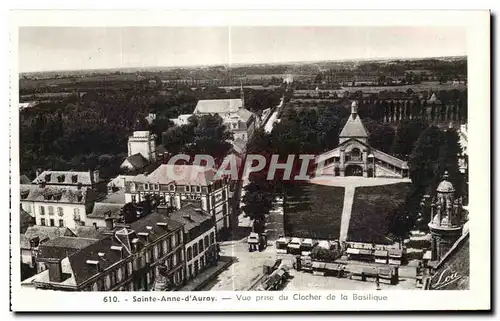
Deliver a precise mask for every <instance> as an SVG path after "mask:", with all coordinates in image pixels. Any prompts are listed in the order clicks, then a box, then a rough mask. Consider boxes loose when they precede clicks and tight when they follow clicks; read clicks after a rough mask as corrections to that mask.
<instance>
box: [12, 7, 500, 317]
mask: <svg viewBox="0 0 500 321" xmlns="http://www.w3.org/2000/svg"><path fill="white" fill-rule="evenodd" d="M377 14H378V15H380V13H377ZM421 16H422V15H421ZM476 16H477V15H476ZM481 17H483V18H485V19H486V20H488V19H489V15H488V14H484V15H482V16H481ZM476 20H477V19H476ZM468 28H469V29H470V26H468V25H467V24H464V25H463V26H461V25H457V24H454V25H452V24H450V25H449V26H448V25H446V24H437V25H433V24H429V25H415V26H411V25H408V24H406V25H380V24H374V25H373V26H370V25H367V24H363V25H352V24H349V25H348V24H346V25H321V24H318V25H293V24H290V25H287V24H286V23H284V24H283V25H277V26H275V25H272V26H267V25H223V26H221V25H213V26H199V25H193V26H175V25H171V26H133V25H130V26H128V25H118V26H115V25H107V26H104V25H103V26H75V25H68V26H59V25H57V26H55V25H54V26H50V25H45V24H44V25H41V26H33V25H30V26H19V27H18V28H16V34H17V39H18V43H17V45H16V46H17V50H16V55H17V66H16V70H17V73H16V74H13V75H11V79H12V81H13V82H16V83H18V87H16V92H13V93H11V94H12V95H15V98H16V99H15V100H11V103H12V102H13V101H15V105H12V104H11V106H10V109H11V115H12V116H11V117H16V118H17V120H16V124H17V125H18V127H16V128H14V127H13V128H12V131H14V130H16V135H14V136H12V137H13V138H12V139H14V138H16V140H17V141H16V143H15V144H14V143H13V142H11V144H12V146H13V147H12V149H11V155H13V154H14V153H16V156H15V157H14V156H11V157H12V164H11V171H12V172H16V175H14V174H12V175H13V176H12V179H13V180H14V178H15V182H14V181H12V182H11V184H12V186H11V187H12V194H18V196H16V197H14V196H12V201H11V234H12V235H11V250H12V259H11V260H12V262H11V264H12V269H13V270H14V269H15V270H16V272H15V273H14V272H12V273H13V274H12V277H11V282H12V284H13V288H14V284H16V286H15V289H16V291H18V293H17V295H23V294H22V293H26V295H29V296H30V297H32V298H43V297H44V296H46V295H53V293H55V294H54V295H57V294H59V293H64V292H82V293H83V292H94V293H96V292H106V293H108V294H109V296H108V294H106V296H104V295H102V298H99V299H98V300H99V303H102V302H105V303H106V302H108V301H107V300H109V302H117V304H118V302H121V303H124V304H126V302H124V300H125V301H127V302H129V304H139V303H144V302H146V303H148V302H155V301H157V300H167V301H170V300H171V301H176V300H177V299H175V298H176V297H175V295H176V293H177V292H178V293H183V295H182V296H181V297H182V298H180V299H179V300H182V301H190V302H193V301H197V300H200V301H208V302H207V304H211V305H219V304H222V305H224V304H231V302H235V301H238V302H239V301H242V300H243V301H244V300H249V301H252V302H254V303H255V304H256V305H259V304H260V301H259V300H262V301H264V300H268V301H269V300H270V301H272V300H273V299H272V297H269V296H270V295H275V299H274V303H272V302H267V303H269V304H274V305H278V306H279V304H280V302H278V301H277V300H278V297H280V300H287V302H288V303H287V304H290V305H292V309H293V304H294V303H293V301H300V304H306V303H307V301H308V300H317V301H318V300H332V301H335V300H336V301H339V300H341V299H342V298H344V297H343V295H344V294H342V292H337V291H347V292H345V293H346V294H345V298H344V299H347V297H349V300H350V301H351V302H353V305H352V307H351V309H356V308H355V305H356V304H363V302H364V301H376V302H378V301H384V300H388V296H389V297H390V295H391V293H399V291H396V292H394V290H407V291H410V292H409V293H417V294H416V295H420V294H418V293H424V292H417V291H426V292H425V293H437V294H436V295H439V293H440V291H441V290H446V291H445V292H449V291H450V290H451V291H453V292H455V291H457V292H464V293H469V292H470V290H471V289H472V288H476V286H474V282H475V279H474V272H473V269H472V268H471V264H472V263H471V262H472V261H474V260H472V256H471V255H472V253H473V252H474V251H476V248H480V247H481V244H484V242H489V240H487V239H486V240H483V239H481V237H484V238H486V237H489V236H488V235H489V234H488V231H489V230H488V231H487V230H482V229H481V228H480V226H484V225H481V224H482V223H480V222H479V220H489V215H490V213H489V212H484V210H483V209H484V208H483V209H482V208H481V207H479V210H478V208H477V207H474V204H477V203H478V202H477V201H474V195H477V190H478V189H482V191H480V193H483V194H484V193H489V190H487V189H486V188H488V189H489V187H487V186H488V185H482V187H481V185H480V184H479V183H478V184H475V182H477V179H480V178H479V176H481V175H478V174H480V173H481V170H483V171H485V172H484V173H485V174H484V175H485V176H483V179H484V180H485V181H489V168H488V169H486V168H479V170H478V167H477V164H478V163H476V165H475V166H476V168H475V169H471V168H473V164H474V158H476V159H477V158H481V155H479V154H478V153H476V151H478V148H479V152H481V149H480V148H481V147H480V146H477V144H478V139H482V138H483V136H480V135H482V133H483V132H484V130H483V132H480V131H479V130H478V131H477V134H475V133H473V132H472V131H473V130H474V129H473V128H476V129H477V126H478V125H479V127H481V126H488V130H489V105H488V104H487V103H486V104H485V103H484V102H485V101H484V100H480V99H477V98H475V97H477V96H474V97H472V98H471V95H472V93H469V90H468V88H469V85H471V86H484V87H488V88H489V83H487V82H485V83H481V84H474V83H473V79H474V78H472V77H471V76H470V75H471V73H474V71H472V70H471V66H472V65H473V62H472V61H471V59H477V57H475V56H474V58H472V56H471V54H470V51H469V49H468V48H470V46H471V44H470V43H468V41H469V42H470V30H468ZM486 36H487V38H488V39H489V35H488V34H487V35H486ZM475 79H476V80H477V79H478V78H477V77H476V78H475ZM481 80H482V81H487V80H488V78H487V77H486V79H485V78H483V79H481ZM488 97H489V96H488ZM483 98H484V97H483ZM471 104H473V106H472V105H471ZM472 112H473V113H474V114H476V115H479V114H481V113H484V114H482V116H477V117H476V116H474V115H472ZM471 117H472V118H474V117H475V118H476V124H475V126H476V127H472V125H471V124H470V123H469V119H470V118H471ZM481 117H482V118H481ZM479 118H480V119H487V120H488V123H482V124H481V123H480V124H478V123H477V119H479ZM469 131H471V135H469ZM469 136H471V137H474V139H475V144H476V146H475V147H473V145H474V144H471V150H469V148H468V145H469ZM487 139H489V138H487ZM479 145H482V144H481V142H479ZM473 148H475V149H473ZM483 148H487V149H488V148H489V144H488V143H485V144H484V145H483ZM484 155H486V154H484ZM487 155H489V150H488V154H487ZM488 158H489V156H488ZM476 162H477V161H476ZM14 163H15V165H14ZM481 164H484V162H482V163H481V162H480V163H479V167H481V166H482V165H481ZM469 169H471V170H473V173H474V175H475V176H474V177H476V180H473V177H472V176H471V175H469ZM469 178H471V184H472V185H473V186H474V187H472V186H469ZM480 183H481V182H480ZM18 184H19V185H18ZM474 184H475V185H474ZM483 184H484V182H483ZM472 189H475V190H476V194H472ZM488 197H489V196H488ZM488 203H489V201H488ZM14 216H16V218H14ZM474 220H476V222H478V223H477V224H476V223H475V221H474ZM469 221H471V222H472V224H471V226H474V228H471V230H469ZM478 227H479V228H478ZM14 233H15V234H17V235H16V237H14V236H13V234H14ZM471 240H474V241H471ZM481 242H483V243H481ZM488 244H489V243H488ZM477 251H478V253H480V251H481V250H480V249H478V250H477ZM14 252H15V253H14ZM482 253H484V252H482ZM487 253H488V254H489V252H487ZM484 259H485V260H487V259H488V257H485V258H484ZM14 260H16V263H14V262H13V261H14ZM484 262H485V264H486V262H487V261H484ZM475 271H476V273H478V272H477V271H479V270H477V269H476V270H475ZM483 277H489V272H488V275H486V274H484V275H483ZM477 282H479V281H477ZM23 291H24V292H23ZM116 291H120V292H135V293H134V296H133V297H132V296H130V297H129V298H128V299H127V298H126V297H119V296H114V294H112V292H115V293H116ZM247 291H251V292H248V293H253V294H252V296H251V295H250V294H248V298H245V296H246V295H247V294H246V293H247ZM255 291H258V292H255ZM315 291H318V293H320V294H315V293H316V292H315ZM353 291H354V292H353ZM145 292H148V293H145ZM263 292H266V293H263ZM223 293H224V295H222V294H223ZM228 293H232V294H231V295H230V294H228ZM239 293H242V294H239ZM96 294H97V293H96ZM226 294H227V295H226ZM13 295H14V296H15V295H16V294H15V293H13ZM220 295H222V297H221V296H220ZM316 295H320V297H317V296H316ZM328 295H330V296H329V297H328ZM398 295H399V294H398ZM422 295H423V294H422ZM285 297H286V298H287V299H284V298H285ZM63 298H64V297H63ZM344 299H342V300H344ZM327 302H328V301H325V302H323V303H322V304H323V305H326V304H328V303H327ZM356 302H358V303H356ZM174 303H175V302H169V304H174ZM243 303H244V302H243ZM23 304H24V305H26V307H24V309H28V310H29V304H28V303H27V302H24V303H23ZM103 304H104V303H103ZM156 304H158V303H156ZM238 304H239V303H238ZM393 304H394V303H393ZM58 308H60V307H55V308H54V309H58ZM89 308H90V307H89ZM107 308H108V309H109V308H110V307H109V306H104V307H103V308H102V309H107ZM131 308H132V309H134V307H131ZM140 308H141V307H140V306H135V309H140ZM159 308H160V309H161V307H159ZM289 308H290V307H289ZM457 308H460V307H458V306H457ZM146 309H147V308H146ZM437 309H440V308H437Z"/></svg>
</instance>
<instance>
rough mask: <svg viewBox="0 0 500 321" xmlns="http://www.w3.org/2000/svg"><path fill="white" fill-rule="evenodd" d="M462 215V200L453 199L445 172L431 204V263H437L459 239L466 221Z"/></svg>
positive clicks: (450, 185)
mask: <svg viewBox="0 0 500 321" xmlns="http://www.w3.org/2000/svg"><path fill="white" fill-rule="evenodd" d="M464 213H465V212H464V210H463V208H462V200H461V199H455V188H454V187H453V184H452V183H451V182H450V181H448V172H445V173H444V175H443V180H442V181H441V183H439V186H438V187H437V189H436V196H435V198H434V199H433V201H432V204H431V222H430V223H429V229H430V231H431V235H432V244H431V246H432V248H431V261H437V262H439V261H440V260H441V259H442V258H443V256H444V255H445V254H446V253H447V252H448V251H449V250H450V248H451V247H452V246H453V244H454V243H455V242H456V241H457V240H458V239H459V238H460V236H461V235H462V229H463V226H464V224H465V220H466V218H465V215H464Z"/></svg>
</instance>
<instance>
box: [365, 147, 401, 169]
mask: <svg viewBox="0 0 500 321" xmlns="http://www.w3.org/2000/svg"><path fill="white" fill-rule="evenodd" d="M372 154H373V156H374V157H375V159H380V160H382V161H384V162H386V163H389V164H391V165H393V166H396V167H398V168H402V169H408V162H405V161H403V160H401V159H399V158H397V157H394V156H391V155H389V154H386V153H384V152H382V151H380V150H378V149H372Z"/></svg>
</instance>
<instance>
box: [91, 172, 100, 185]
mask: <svg viewBox="0 0 500 321" xmlns="http://www.w3.org/2000/svg"><path fill="white" fill-rule="evenodd" d="M92 179H93V183H94V184H95V183H98V182H99V170H98V169H96V170H95V171H94V172H93V173H92Z"/></svg>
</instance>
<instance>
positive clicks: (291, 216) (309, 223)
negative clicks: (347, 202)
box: [284, 184, 344, 240]
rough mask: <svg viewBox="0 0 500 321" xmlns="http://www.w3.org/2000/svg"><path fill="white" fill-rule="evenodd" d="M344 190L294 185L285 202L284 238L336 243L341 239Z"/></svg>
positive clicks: (340, 188) (314, 185)
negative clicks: (332, 241) (312, 239)
mask: <svg viewBox="0 0 500 321" xmlns="http://www.w3.org/2000/svg"><path fill="white" fill-rule="evenodd" d="M343 205H344V188H343V187H332V186H322V185H316V184H307V185H295V187H293V188H290V189H288V191H287V194H286V198H285V202H284V215H285V217H284V229H285V235H287V236H294V237H302V238H314V239H329V240H335V239H338V238H339V235H340V222H341V218H342V208H343Z"/></svg>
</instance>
